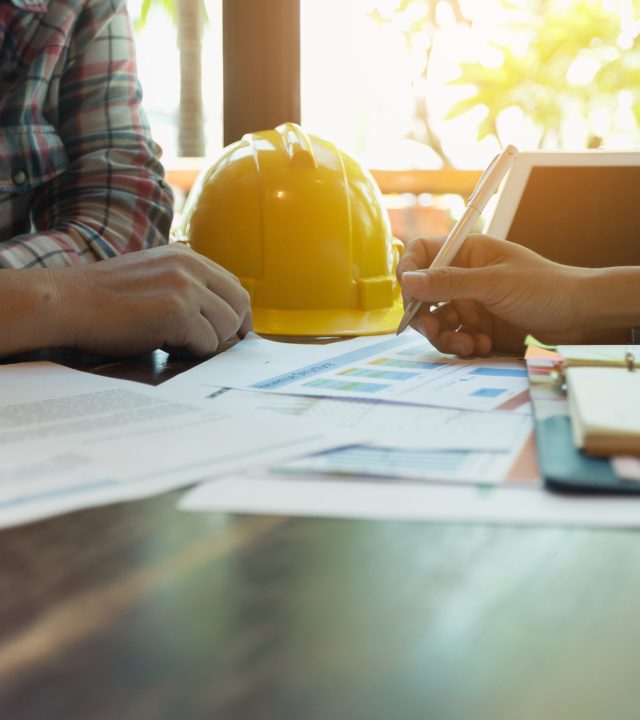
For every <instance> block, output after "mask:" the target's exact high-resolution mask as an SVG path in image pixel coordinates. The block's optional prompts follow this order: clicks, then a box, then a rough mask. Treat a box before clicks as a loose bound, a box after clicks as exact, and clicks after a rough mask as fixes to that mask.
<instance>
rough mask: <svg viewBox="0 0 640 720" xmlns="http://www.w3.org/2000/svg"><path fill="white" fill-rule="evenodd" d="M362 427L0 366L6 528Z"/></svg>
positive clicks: (324, 442) (0, 472)
mask: <svg viewBox="0 0 640 720" xmlns="http://www.w3.org/2000/svg"><path fill="white" fill-rule="evenodd" d="M363 439H364V440H366V437H364V436H363V435H362V434H357V433H353V432H351V431H348V430H345V429H344V428H338V429H336V430H332V429H330V428H328V427H327V426H326V424H323V425H318V424H317V423H314V422H313V421H311V420H304V419H300V418H295V419H292V418H287V417H284V416H282V415H279V414H274V413H269V412H267V411H264V412H256V413H254V414H253V415H252V416H250V417H247V416H246V415H242V416H232V415H231V414H230V413H229V412H228V411H224V412H222V411H219V410H217V409H215V407H213V406H211V405H207V404H204V403H200V404H199V405H191V404H186V403H181V402H179V401H176V400H172V399H167V398H164V397H162V395H160V394H158V393H156V392H154V389H153V388H150V387H146V386H144V385H140V384H138V383H132V382H127V381H122V380H112V379H110V378H105V377H100V376H97V375H91V374H88V373H83V372H79V371H76V370H71V369H69V368H66V367H63V366H60V365H56V364H54V363H46V362H42V363H18V364H15V365H3V366H0V446H1V449H2V461H3V462H2V468H0V527H6V526H8V525H12V524H16V523H19V522H25V521H27V520H33V519H36V518H40V517H46V516H48V515H52V514H56V513H60V512H65V511H68V510H72V509H78V508H82V507H87V506H90V505H96V504H103V503H107V502H115V501H118V500H124V499H132V498H137V497H144V496H146V495H151V494H154V493H158V492H162V491H164V490H168V489H172V488H176V487H179V486H181V485H185V484H188V483H192V482H196V481H199V480H202V479H208V478H211V477H214V476H216V475H217V474H218V473H221V472H229V471H237V470H238V469H240V468H247V467H262V466H265V465H269V464H272V463H274V462H282V461H283V460H285V459H288V458H291V457H296V456H298V455H301V454H305V453H307V452H317V451H319V450H322V449H327V448H329V447H336V446H339V445H341V444H350V443H353V442H354V441H355V442H362V441H363Z"/></svg>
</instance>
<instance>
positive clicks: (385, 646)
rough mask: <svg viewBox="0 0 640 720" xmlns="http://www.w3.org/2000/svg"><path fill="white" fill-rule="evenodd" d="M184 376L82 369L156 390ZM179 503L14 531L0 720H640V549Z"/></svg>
mask: <svg viewBox="0 0 640 720" xmlns="http://www.w3.org/2000/svg"><path fill="white" fill-rule="evenodd" d="M66 361H67V362H69V363H70V364H74V362H75V364H76V365H78V364H80V365H81V364H82V363H79V362H78V359H77V358H76V359H75V360H73V359H69V358H66ZM184 366H185V365H184V364H182V363H177V364H176V362H175V361H173V360H171V359H170V358H168V356H166V355H164V354H162V353H155V354H154V355H153V356H148V357H145V358H136V359H130V360H128V361H125V362H121V363H117V364H115V365H111V366H110V365H109V363H104V362H102V363H96V362H87V363H86V365H84V367H85V368H87V369H89V368H90V367H94V368H98V369H99V371H100V372H104V373H105V374H115V375H118V376H120V374H121V376H123V377H124V376H128V377H132V378H134V379H143V378H144V379H145V380H146V381H148V382H160V381H161V380H163V379H164V378H166V377H168V376H170V374H171V373H173V372H176V371H179V370H180V369H183V367H184ZM178 497H179V494H178V493H171V494H165V495H162V496H160V497H156V498H152V499H149V500H144V501H140V502H133V503H122V504H117V505H111V506H108V507H104V508H97V509H91V510H86V511H82V512H76V513H71V514H68V515H64V516H61V517H57V518H53V519H50V520H46V521H42V522H38V523H34V524H30V525H25V526H21V527H17V528H13V529H10V530H5V531H2V532H0V719H2V720H5V719H6V720H14V719H15V720H23V719H24V720H42V719H43V718H44V719H46V720H48V719H49V718H53V719H55V720H57V719H58V718H60V719H61V720H75V719H76V718H78V719H82V720H86V719H91V720H93V719H94V718H95V719H97V720H101V719H102V718H105V719H112V718H113V719H116V718H117V719H120V718H143V719H146V718H162V719H164V718H167V719H172V718H176V719H178V720H189V719H191V718H195V719H199V718H223V719H227V718H230V719H231V718H233V719H236V718H237V719H238V720H245V719H247V720H253V719H254V718H256V719H262V718H264V719H265V720H266V719H269V720H271V719H274V720H275V719H278V720H281V719H288V718H295V719H297V718H300V719H301V720H330V719H342V718H345V719H360V718H362V719H363V720H364V719H365V718H366V719H369V718H374V719H377V718H389V719H392V718H393V719H395V718H399V719H404V718H429V719H431V718H433V719H435V720H441V719H442V720H448V719H449V718H451V719H452V720H454V719H458V718H464V719H466V718H474V719H475V718H481V719H484V718H487V719H491V720H501V719H503V718H504V719H509V720H534V719H535V720H541V719H543V718H551V719H555V718H558V719H559V720H565V719H568V720H573V719H574V718H575V719H583V718H585V719H588V720H590V719H591V718H593V719H594V720H595V719H606V720H617V719H618V718H620V719H622V718H624V719H627V718H628V719H629V720H637V719H638V718H640V690H639V687H640V684H639V682H638V677H639V676H640V672H639V670H638V668H636V662H637V658H638V654H639V653H638V648H640V623H638V622H637V620H636V618H637V616H638V608H639V607H640V538H639V536H638V534H637V533H635V532H604V531H588V530H575V529H574V530H568V529H561V528H558V529H535V528H527V529H524V528H519V527H492V526H488V525H455V524H447V525H438V524H428V523H389V522H370V521H338V520H301V519H296V520H294V519H289V518H279V517H243V516H232V515H224V514H215V513H212V514H195V513H194V514H192V513H183V512H179V511H177V510H176V509H175V503H176V500H177V498H178Z"/></svg>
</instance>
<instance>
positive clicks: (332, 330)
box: [253, 302, 403, 337]
mask: <svg viewBox="0 0 640 720" xmlns="http://www.w3.org/2000/svg"><path fill="white" fill-rule="evenodd" d="M402 313H403V307H402V302H396V303H395V304H394V305H393V306H392V307H390V308H383V309H381V310H369V311H367V312H363V311H361V310H268V309H265V308H254V311H253V328H254V330H255V332H257V333H258V334H260V335H282V336H292V335H295V336H300V337H334V336H335V337H341V336H343V335H344V336H350V335H383V334H385V333H391V332H395V331H396V329H397V327H398V324H399V322H400V320H401V318H402Z"/></svg>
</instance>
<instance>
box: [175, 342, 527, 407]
mask: <svg viewBox="0 0 640 720" xmlns="http://www.w3.org/2000/svg"><path fill="white" fill-rule="evenodd" d="M312 347H315V349H316V354H315V355H314V354H313V353H312V354H311V358H310V354H309V346H308V345H305V346H304V351H302V350H301V348H300V346H298V345H296V344H293V343H274V342H270V341H268V340H264V339H262V338H259V337H258V336H255V335H254V336H251V337H250V338H247V339H245V340H243V341H241V342H239V343H238V344H236V345H235V346H234V347H232V348H231V349H230V350H228V351H226V352H225V353H222V354H221V355H218V356H216V357H214V358H211V360H208V361H206V362H204V363H202V364H201V365H199V366H197V367H196V368H194V369H192V370H188V371H187V372H185V373H183V374H182V375H180V376H179V377H178V378H176V379H175V380H170V381H168V382H167V383H165V386H166V389H173V390H176V389H178V388H182V390H183V392H188V391H189V390H188V388H189V387H191V388H193V387H194V386H199V392H202V387H203V386H204V387H209V388H216V387H231V388H237V389H244V390H260V391H264V392H274V393H284V394H290V395H291V394H293V395H308V396H317V397H337V398H361V399H366V400H384V401H386V402H396V403H409V404H414V405H430V406H434V407H447V408H458V409H462V410H477V411H488V410H495V409H497V408H501V407H505V406H507V407H508V406H509V403H510V402H511V401H514V400H516V399H519V400H520V404H521V405H523V404H525V403H527V402H528V394H527V390H528V381H527V373H526V369H525V367H524V364H523V363H522V362H520V361H508V360H500V359H487V360H481V361H479V360H468V359H460V358H453V357H451V356H446V355H442V354H441V353H439V352H437V351H436V350H435V349H434V348H433V347H432V346H431V345H430V344H429V343H428V342H427V341H426V340H425V338H424V337H423V336H422V335H420V334H419V333H417V332H415V331H413V330H407V331H405V332H404V333H403V334H402V335H400V336H397V337H396V336H395V335H379V336H373V338H371V337H369V338H357V339H355V340H347V341H345V342H341V343H333V344H330V345H321V346H312ZM302 352H303V353H304V360H303V361H301V360H302V354H301V353H302ZM192 392H193V390H192Z"/></svg>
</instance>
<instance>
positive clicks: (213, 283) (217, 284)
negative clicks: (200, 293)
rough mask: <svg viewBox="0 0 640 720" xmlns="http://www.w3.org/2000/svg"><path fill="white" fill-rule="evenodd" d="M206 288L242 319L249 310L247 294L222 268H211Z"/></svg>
mask: <svg viewBox="0 0 640 720" xmlns="http://www.w3.org/2000/svg"><path fill="white" fill-rule="evenodd" d="M206 286H207V288H208V289H209V290H210V291H211V292H213V293H215V294H216V295H218V296H219V297H220V298H222V299H223V300H224V301H225V302H226V303H227V304H228V305H230V306H231V307H232V308H233V309H234V311H235V312H236V314H237V315H238V316H240V317H243V318H244V316H245V315H246V312H247V310H248V309H249V293H248V292H247V291H246V290H245V289H244V288H243V287H242V285H240V283H239V282H238V280H236V278H235V277H234V276H233V275H231V273H228V272H227V271H226V270H224V268H212V269H211V271H210V273H209V275H208V277H207V280H206Z"/></svg>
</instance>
